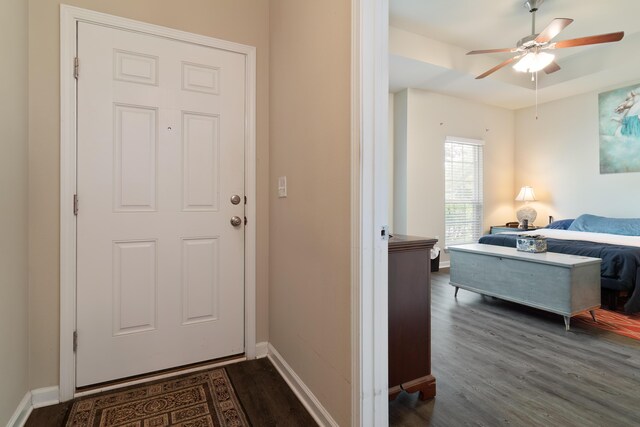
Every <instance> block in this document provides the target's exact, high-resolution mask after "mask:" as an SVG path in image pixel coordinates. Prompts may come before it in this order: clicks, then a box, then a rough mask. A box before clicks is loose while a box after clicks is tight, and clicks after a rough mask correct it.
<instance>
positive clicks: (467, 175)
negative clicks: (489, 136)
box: [444, 137, 484, 247]
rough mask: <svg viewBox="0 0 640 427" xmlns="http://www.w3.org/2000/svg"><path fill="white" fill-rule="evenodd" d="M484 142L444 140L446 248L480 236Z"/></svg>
mask: <svg viewBox="0 0 640 427" xmlns="http://www.w3.org/2000/svg"><path fill="white" fill-rule="evenodd" d="M483 145H484V141H480V140H472V139H466V138H456V137H447V139H446V140H445V144H444V146H445V149H444V153H445V155H444V175H445V179H444V181H445V203H444V209H445V241H444V244H445V247H448V246H451V245H460V244H464V243H477V242H478V239H479V238H480V236H481V235H482V216H483V205H484V202H483V195H482V185H483V183H482V178H483V168H482V165H483V159H482V150H483Z"/></svg>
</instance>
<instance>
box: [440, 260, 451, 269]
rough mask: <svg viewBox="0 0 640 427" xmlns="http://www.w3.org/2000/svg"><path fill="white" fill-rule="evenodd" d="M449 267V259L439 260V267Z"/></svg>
mask: <svg viewBox="0 0 640 427" xmlns="http://www.w3.org/2000/svg"><path fill="white" fill-rule="evenodd" d="M449 267H451V261H441V262H440V268H449Z"/></svg>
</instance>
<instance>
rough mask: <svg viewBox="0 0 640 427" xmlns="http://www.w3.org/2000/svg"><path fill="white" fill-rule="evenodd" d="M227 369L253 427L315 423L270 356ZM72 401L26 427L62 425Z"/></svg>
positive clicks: (36, 415)
mask: <svg viewBox="0 0 640 427" xmlns="http://www.w3.org/2000/svg"><path fill="white" fill-rule="evenodd" d="M225 368H226V370H227V373H228V374H229V378H230V379H231V382H232V383H233V387H234V388H235V390H236V393H237V395H238V398H239V399H240V403H241V404H242V406H243V408H244V410H245V413H246V414H247V417H248V418H249V421H250V422H251V424H252V425H253V426H254V427H259V426H265V427H268V426H282V427H298V426H314V425H316V423H315V421H314V420H313V418H311V415H309V413H308V412H307V410H306V409H305V408H304V406H302V404H301V403H300V401H299V400H298V399H297V398H296V396H295V395H294V394H293V392H292V391H291V389H290V388H289V386H288V385H287V383H285V382H284V380H283V379H282V377H281V376H280V374H278V372H277V371H276V370H275V368H274V367H273V365H272V364H271V362H270V361H269V360H268V359H258V360H250V361H246V362H240V363H236V364H233V365H228V366H226V367H225ZM72 403H73V401H71V402H67V403H61V404H59V405H55V406H48V407H46V408H40V409H35V410H34V411H33V412H32V413H31V416H29V419H28V420H27V423H26V424H25V427H59V426H60V427H61V426H63V425H64V424H63V423H64V420H65V417H66V414H67V411H68V410H69V409H70V408H71V404H72Z"/></svg>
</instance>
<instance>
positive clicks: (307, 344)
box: [269, 0, 351, 426]
mask: <svg viewBox="0 0 640 427" xmlns="http://www.w3.org/2000/svg"><path fill="white" fill-rule="evenodd" d="M350 13H351V4H350V2H348V1H342V0H327V1H323V2H314V1H299V0H272V1H271V2H270V20H271V22H270V24H271V39H270V42H271V56H270V59H269V65H270V72H269V76H270V97H269V100H270V126H269V130H270V136H269V141H270V150H271V151H270V159H271V163H270V170H271V174H270V179H269V186H270V192H269V194H270V204H269V206H270V210H271V212H270V226H271V228H270V233H269V236H270V240H269V243H270V245H269V249H270V251H269V254H270V268H269V271H270V278H269V341H270V343H271V344H272V345H273V346H274V347H275V348H276V349H277V351H278V352H279V353H280V354H281V355H282V356H283V358H284V359H285V360H286V361H287V362H288V364H289V365H290V366H291V367H292V368H293V370H294V371H295V372H296V373H297V374H298V376H299V377H300V378H301V379H302V381H304V383H305V384H306V385H307V386H308V387H309V388H310V389H311V391H312V392H313V393H314V395H315V396H316V397H317V398H318V399H319V400H320V402H321V404H322V405H323V406H324V407H325V408H326V409H327V410H328V411H329V413H330V414H331V416H332V417H333V418H334V419H335V420H336V421H337V422H338V424H339V425H341V426H348V425H350V423H351V394H350V393H351V351H350V345H351V336H350V304H351V303H350V292H351V290H350V235H351V230H350V221H349V218H350V65H351V15H350ZM279 176H286V177H287V185H288V196H287V197H286V198H278V191H277V181H278V177H279Z"/></svg>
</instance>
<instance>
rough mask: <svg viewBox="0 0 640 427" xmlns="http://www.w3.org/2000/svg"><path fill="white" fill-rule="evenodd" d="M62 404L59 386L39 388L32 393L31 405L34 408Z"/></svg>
mask: <svg viewBox="0 0 640 427" xmlns="http://www.w3.org/2000/svg"><path fill="white" fill-rule="evenodd" d="M58 403H60V391H59V388H58V386H53V387H45V388H38V389H36V390H33V391H32V392H31V405H32V406H33V408H34V409H35V408H42V407H43V406H51V405H57V404H58Z"/></svg>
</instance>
